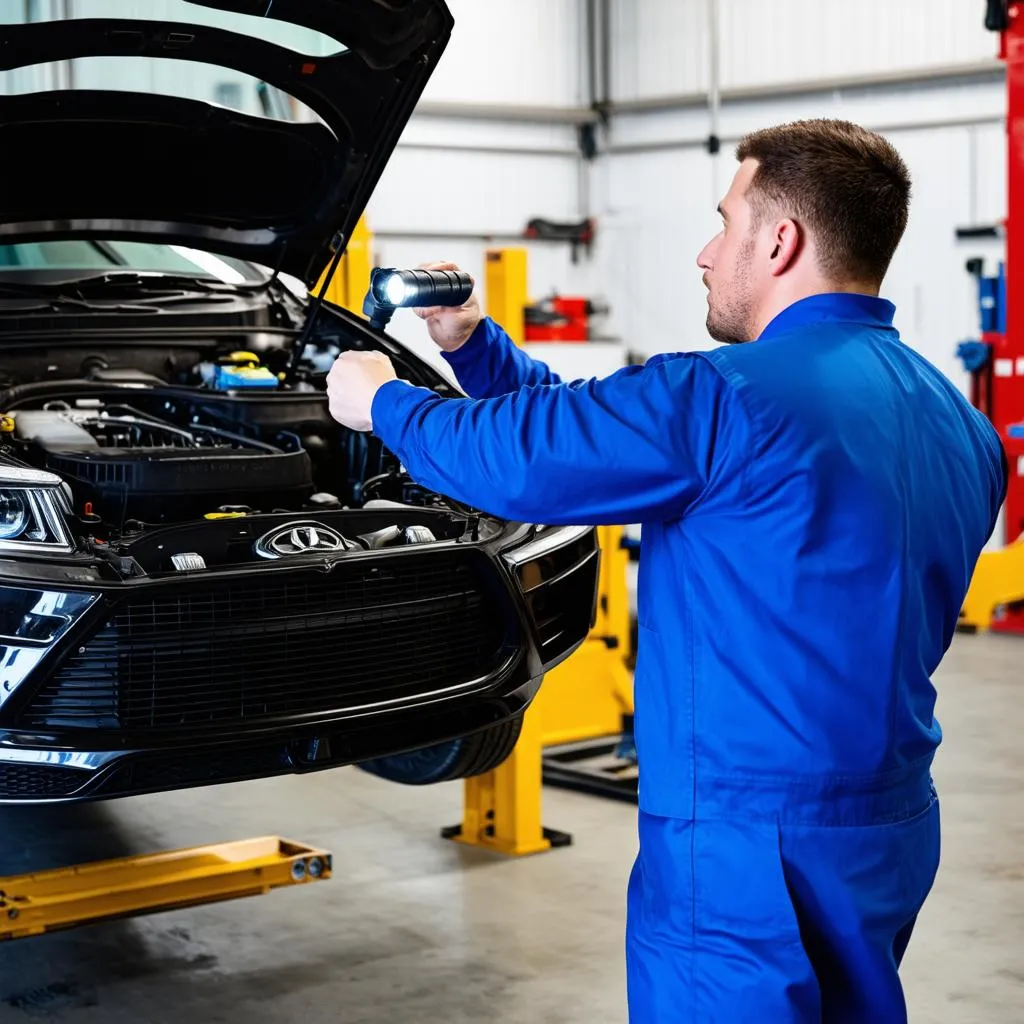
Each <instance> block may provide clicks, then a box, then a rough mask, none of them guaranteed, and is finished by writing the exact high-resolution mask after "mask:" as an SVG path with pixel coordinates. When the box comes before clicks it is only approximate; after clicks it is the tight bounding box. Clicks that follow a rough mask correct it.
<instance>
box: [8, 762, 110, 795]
mask: <svg viewBox="0 0 1024 1024" xmlns="http://www.w3.org/2000/svg"><path fill="white" fill-rule="evenodd" d="M91 777H92V772H89V771H86V770H85V769H83V768H54V767H52V766H50V765H35V764H3V765H0V800H25V799H32V798H44V797H59V796H68V795H70V794H71V793H74V792H75V790H77V789H81V787H82V786H84V785H85V783H86V782H88V781H89V779H90V778H91Z"/></svg>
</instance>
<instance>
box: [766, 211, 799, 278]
mask: <svg viewBox="0 0 1024 1024" xmlns="http://www.w3.org/2000/svg"><path fill="white" fill-rule="evenodd" d="M802 248H803V234H802V232H801V231H800V227H799V225H798V224H797V223H796V221H795V220H792V219H791V218H788V217H787V218H786V219H785V220H780V221H778V223H776V225H775V230H774V233H773V235H772V239H771V252H770V254H769V257H768V273H770V274H771V275H772V276H773V277H778V276H779V275H780V274H784V273H785V272H786V271H787V270H789V269H790V267H792V266H793V264H794V263H795V262H796V258H797V257H798V256H799V255H800V250H801V249H802Z"/></svg>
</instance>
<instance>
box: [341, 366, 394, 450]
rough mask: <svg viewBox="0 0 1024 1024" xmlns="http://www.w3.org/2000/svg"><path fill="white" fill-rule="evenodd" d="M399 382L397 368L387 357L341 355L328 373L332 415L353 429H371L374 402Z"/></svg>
mask: <svg viewBox="0 0 1024 1024" xmlns="http://www.w3.org/2000/svg"><path fill="white" fill-rule="evenodd" d="M396 379H397V375H396V374H395V368H394V366H392V365H391V360H390V359H388V357H387V356H386V355H383V354H382V353H380V352H342V354H341V355H340V356H338V358H337V359H336V360H335V361H334V365H333V366H332V367H331V370H330V373H328V374H327V398H328V403H329V407H330V410H331V415H332V416H333V417H334V418H335V419H336V420H337V421H338V422H339V423H341V424H342V425H343V426H346V427H348V428H349V429H351V430H361V431H369V430H372V429H373V419H372V418H371V416H370V411H371V409H372V407H373V399H374V397H375V396H376V394H377V391H378V390H379V389H380V388H381V387H382V386H383V385H384V384H387V383H388V382H389V381H392V380H396Z"/></svg>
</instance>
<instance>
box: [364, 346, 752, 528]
mask: <svg viewBox="0 0 1024 1024" xmlns="http://www.w3.org/2000/svg"><path fill="white" fill-rule="evenodd" d="M371 417H372V421H373V430H374V433H375V434H377V436H378V437H380V439H381V440H382V441H383V442H384V444H385V445H386V446H387V447H388V448H389V449H390V450H391V451H392V452H394V453H395V454H396V455H397V456H398V457H399V458H400V459H401V460H402V463H403V464H404V465H405V467H406V469H407V470H408V472H409V474H410V475H411V476H412V477H413V479H414V480H416V481H417V483H419V484H421V485H423V486H425V487H429V488H431V489H433V490H437V491H439V492H441V493H443V494H446V495H448V496H450V497H452V498H455V499H456V500H458V501H462V502H465V503H466V504H468V505H472V506H474V507H475V508H479V509H482V510H484V511H487V512H489V513H491V514H493V515H499V516H502V517H505V518H509V519H514V520H520V521H526V522H544V523H549V524H552V525H557V524H563V523H570V524H581V525H582V524H599V523H638V522H644V521H653V520H664V519H670V518H674V517H676V516H679V515H682V514H683V513H684V512H686V511H687V509H688V508H690V506H691V505H692V504H693V503H694V502H695V501H696V500H697V499H698V498H699V497H700V496H701V495H702V493H703V492H704V491H705V489H706V488H707V487H709V486H710V485H712V484H713V483H716V482H719V481H721V480H725V481H731V482H733V483H735V482H736V480H737V477H738V476H740V475H741V474H739V473H737V472H736V469H735V467H736V466H737V465H740V464H742V462H743V460H744V459H745V453H746V451H748V450H749V448H750V439H749V432H748V427H747V420H746V418H745V417H744V416H743V415H742V412H741V409H740V406H739V404H738V400H737V398H736V396H735V392H734V391H733V390H732V389H731V387H730V386H729V385H728V384H727V383H726V381H725V380H724V379H723V378H722V377H721V375H720V374H719V373H718V371H717V370H716V369H715V367H714V366H713V365H712V364H711V363H710V362H709V361H708V360H706V359H704V358H702V357H701V356H699V355H697V354H692V355H682V356H677V357H676V358H673V359H663V360H659V361H658V362H657V363H655V364H654V365H650V364H649V365H648V366H645V367H639V366H632V367H626V368H625V369H622V370H620V371H618V372H617V373H615V374H613V375H612V376H610V377H606V378H603V379H600V380H589V381H577V382H574V383H573V384H558V385H550V386H539V387H528V388H525V389H523V390H519V391H516V392H515V393H513V394H508V395H504V396H501V397H498V398H490V399H484V400H477V399H463V398H456V399H442V398H440V397H438V396H437V395H435V394H434V393H433V392H431V391H429V390H427V389H425V388H416V387H413V386H412V385H410V384H408V383H406V382H404V381H398V380H392V381H389V382H387V383H385V384H384V385H383V386H382V387H380V388H379V389H378V390H377V392H376V395H375V397H374V399H373V402H372V407H371ZM730 465H731V466H732V467H733V469H732V470H730V469H729V466H730Z"/></svg>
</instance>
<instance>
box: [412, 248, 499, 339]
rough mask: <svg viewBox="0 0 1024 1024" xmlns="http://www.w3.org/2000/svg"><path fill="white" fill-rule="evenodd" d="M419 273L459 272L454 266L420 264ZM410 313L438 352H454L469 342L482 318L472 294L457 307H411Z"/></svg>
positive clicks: (475, 298)
mask: <svg viewBox="0 0 1024 1024" xmlns="http://www.w3.org/2000/svg"><path fill="white" fill-rule="evenodd" d="M419 269H420V270H459V269H460V268H459V266H458V265H457V264H455V263H447V262H440V263H423V264H420V267H419ZM413 312H414V313H415V314H416V315H417V316H418V317H420V318H421V319H423V320H425V321H426V323H427V332H428V333H429V334H430V337H431V339H433V342H434V344H435V345H437V347H438V348H439V349H441V350H442V351H443V352H454V351H455V350H456V349H458V348H461V347H462V346H463V345H465V344H466V342H467V341H469V338H470V335H471V334H472V333H473V331H475V330H476V326H477V324H479V323H480V321H481V320H482V319H483V313H482V312H481V311H480V300H479V299H478V298H477V296H476V291H475V290H474V292H473V294H472V295H471V296H470V297H469V301H468V302H465V303H464V304H463V305H461V306H426V307H419V306H417V307H415V308H414V309H413Z"/></svg>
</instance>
